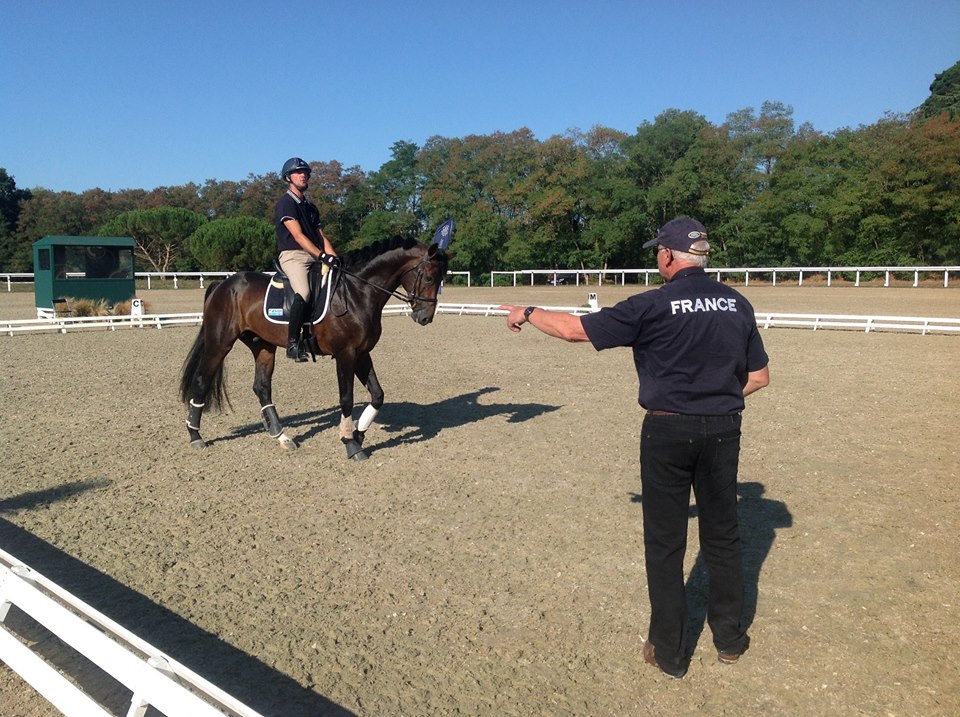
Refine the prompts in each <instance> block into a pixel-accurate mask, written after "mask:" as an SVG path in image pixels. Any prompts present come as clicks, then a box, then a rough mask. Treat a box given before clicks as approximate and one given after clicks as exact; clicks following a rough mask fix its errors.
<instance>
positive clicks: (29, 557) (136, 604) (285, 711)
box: [0, 481, 353, 717]
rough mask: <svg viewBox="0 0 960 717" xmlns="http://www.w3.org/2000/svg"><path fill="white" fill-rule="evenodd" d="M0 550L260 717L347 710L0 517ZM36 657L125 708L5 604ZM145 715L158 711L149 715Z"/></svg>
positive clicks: (126, 698) (107, 685)
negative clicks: (258, 713) (0, 548)
mask: <svg viewBox="0 0 960 717" xmlns="http://www.w3.org/2000/svg"><path fill="white" fill-rule="evenodd" d="M105 485H109V482H108V481H78V482H76V483H72V484H68V485H66V486H58V487H57V488H52V489H50V490H47V491H36V492H30V493H24V494H22V495H19V496H14V497H11V498H6V499H4V500H0V514H2V513H7V514H9V513H14V512H17V511H20V510H29V509H32V508H36V507H43V506H47V505H49V504H50V503H51V502H54V501H57V500H63V499H64V498H67V497H69V496H73V495H78V494H80V493H83V492H85V491H88V490H96V489H98V488H102V487H104V486H105ZM0 547H2V548H3V550H5V551H7V552H8V553H10V554H11V555H12V556H13V557H15V558H16V559H17V560H19V561H21V562H23V563H24V564H25V565H27V566H28V567H30V568H32V569H33V570H35V571H36V572H38V573H40V574H41V575H43V576H45V577H46V578H48V579H50V580H52V581H53V582H55V583H56V584H57V585H59V586H60V587H61V588H63V589H65V590H67V591H68V592H70V593H72V594H73V595H74V596H76V597H77V598H79V599H80V600H82V601H83V602H85V603H87V604H88V605H90V606H91V607H93V608H94V609H96V610H98V611H99V612H101V613H103V614H104V615H106V616H107V617H109V618H110V619H111V620H114V621H115V622H117V623H118V624H120V625H122V626H123V627H124V628H126V629H128V630H130V631H131V632H133V633H134V634H135V635H137V636H138V637H140V638H141V639H143V640H146V641H147V642H149V643H150V644H151V645H153V646H154V647H155V648H157V649H158V650H160V651H161V652H163V653H165V654H167V655H169V656H170V657H172V658H173V659H174V660H176V661H177V662H180V663H181V664H183V665H186V666H187V667H188V668H190V669H191V670H193V671H194V672H196V673H197V674H199V675H201V676H202V677H204V678H205V679H207V680H209V681H210V682H212V683H213V684H215V685H216V686H217V687H219V688H220V689H222V690H224V691H226V692H227V693H228V694H230V695H231V696H233V697H235V698H236V699H238V700H240V701H241V702H243V703H245V704H246V705H248V706H249V707H252V708H253V709H254V710H256V711H258V712H260V713H261V714H263V715H266V716H276V717H279V716H280V715H283V716H284V717H314V716H315V715H322V716H327V715H330V716H336V717H346V716H347V715H352V714H353V713H352V712H350V711H349V710H347V709H345V708H344V707H341V706H340V705H338V704H336V703H334V702H332V701H331V700H329V699H327V698H326V697H324V696H323V695H320V694H318V693H317V692H314V691H313V690H310V689H308V688H306V687H303V686H302V685H300V684H299V683H298V682H297V681H296V680H294V679H292V678H291V677H288V676H287V675H285V674H283V673H282V672H278V671H277V670H275V669H273V668H272V667H270V666H269V665H267V664H265V663H263V662H261V661H260V660H259V659H257V658H256V657H254V656H253V655H250V654H247V653H246V652H244V651H243V650H240V649H238V648H236V647H234V646H233V645H230V644H229V643H227V642H224V641H223V640H222V639H220V638H219V637H218V636H217V635H215V634H212V633H210V632H207V631H206V630H204V629H202V628H200V627H197V626H196V625H194V624H193V623H191V622H189V621H188V620H185V619H184V618H182V617H180V616H179V615H177V614H176V613H174V612H172V611H171V610H168V609H167V608H165V607H163V606H161V605H158V604H157V603H155V602H153V601H152V600H150V599H149V598H148V597H146V596H144V595H141V594H140V593H138V592H136V591H134V590H132V589H130V588H128V587H127V586H125V585H123V584H122V583H120V582H118V581H117V580H115V579H114V578H112V577H110V576H109V575H106V574H104V573H102V572H100V571H99V570H96V569H95V568H92V567H90V566H89V565H87V564H85V563H83V562H82V561H80V560H77V559H76V558H74V557H72V556H70V555H68V554H67V553H65V552H63V551H62V550H60V549H59V548H57V547H55V546H53V545H51V544H50V543H47V542H45V541H44V540H41V539H40V538H38V537H36V536H35V535H33V534H31V533H30V532H28V531H26V530H24V529H23V528H21V527H19V526H17V525H15V524H14V523H11V522H10V521H8V520H4V519H3V518H0ZM3 623H4V625H6V627H7V628H9V629H10V630H12V631H13V632H14V633H16V634H17V635H19V636H20V638H21V639H22V640H24V641H25V642H26V643H27V644H30V645H32V647H33V649H34V651H35V652H37V653H38V654H39V655H41V656H42V657H44V658H45V659H46V660H48V661H49V662H51V663H52V664H53V665H54V666H56V667H58V668H59V669H61V670H63V671H64V672H66V673H67V674H68V675H70V676H71V677H73V678H74V679H75V680H76V681H77V682H78V683H79V684H80V685H81V686H82V687H83V689H84V691H85V692H86V693H87V694H88V695H89V696H90V697H92V698H93V699H95V700H97V701H98V702H99V703H100V704H101V705H103V706H104V707H105V708H107V709H108V710H110V711H111V712H113V713H115V714H125V713H126V712H127V710H128V709H129V707H130V698H131V693H130V690H129V689H127V688H126V687H124V686H123V685H121V684H120V683H119V682H117V681H116V680H114V679H113V678H112V677H110V676H109V675H107V673H105V672H104V671H103V670H101V669H100V668H99V667H97V666H96V665H95V664H94V663H92V662H90V661H89V660H87V659H86V658H85V657H83V656H82V655H81V654H80V653H78V652H76V651H75V650H74V649H73V648H71V647H70V646H69V645H67V644H66V643H64V642H62V641H61V640H60V639H59V638H57V637H56V636H55V635H54V634H53V633H51V632H50V631H49V630H47V629H46V628H45V627H43V626H42V625H40V623H37V622H35V621H34V620H33V619H32V618H30V617H29V616H28V615H27V614H26V613H24V612H22V611H21V610H19V609H17V608H16V607H12V608H11V609H10V611H9V612H8V613H7V616H6V618H5V619H4V621H3ZM147 714H157V713H156V712H155V711H154V710H148V713H147Z"/></svg>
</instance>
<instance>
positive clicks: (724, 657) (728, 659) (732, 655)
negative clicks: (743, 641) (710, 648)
mask: <svg viewBox="0 0 960 717" xmlns="http://www.w3.org/2000/svg"><path fill="white" fill-rule="evenodd" d="M741 654H743V653H741V652H721V651H719V650H717V659H718V660H720V662H722V663H723V664H725V665H732V664H734V663H735V662H736V661H737V660H739V659H740V655H741Z"/></svg>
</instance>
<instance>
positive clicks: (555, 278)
mask: <svg viewBox="0 0 960 717" xmlns="http://www.w3.org/2000/svg"><path fill="white" fill-rule="evenodd" d="M706 271H707V273H708V274H713V275H715V276H716V278H717V280H721V279H722V277H723V276H729V277H737V276H741V275H742V276H743V281H744V283H745V284H746V285H747V286H749V285H750V277H751V276H753V277H754V280H755V281H756V280H757V279H758V278H759V277H763V276H769V277H770V281H771V283H772V284H773V285H774V286H776V285H777V279H778V275H779V277H780V278H781V279H782V278H783V277H784V276H792V275H796V277H797V285H798V286H802V285H803V279H804V275H806V277H807V278H809V277H810V276H811V275H814V276H815V275H825V276H826V278H827V286H832V285H833V280H834V277H835V276H837V275H843V274H848V275H853V277H854V286H860V280H861V278H862V277H863V275H864V274H883V276H884V279H883V285H884V286H890V281H891V279H892V278H894V277H895V275H897V274H907V275H912V276H913V286H914V287H917V286H919V285H920V276H921V275H922V274H923V275H926V274H933V275H936V276H937V277H939V276H940V275H941V274H942V275H943V286H944V288H947V287H949V286H950V274H951V272H952V273H954V274H957V273H960V266H796V267H786V266H783V267H755V268H754V267H751V268H744V267H741V268H712V267H711V268H708V269H707V270H706ZM498 276H504V277H511V279H512V284H513V286H517V279H518V278H522V277H526V276H529V277H530V285H531V286H533V285H534V282H535V279H536V277H538V276H545V277H547V282H548V283H551V284H558V283H564V282H565V281H566V279H567V278H568V277H573V281H574V283H575V284H576V286H580V278H581V276H582V277H583V283H584V284H585V285H589V284H590V277H594V279H593V282H594V284H598V285H599V284H600V283H602V282H604V281H612V282H614V283H618V282H617V278H618V277H619V283H620V284H621V285H622V286H626V283H627V277H628V276H636V277H637V281H638V283H639V280H640V277H641V276H642V277H643V283H644V286H649V285H650V280H651V278H653V279H657V278H659V276H660V272H659V270H657V269H604V270H598V269H523V270H517V271H492V272H490V286H495V284H496V278H497V277H498Z"/></svg>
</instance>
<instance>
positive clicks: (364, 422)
mask: <svg viewBox="0 0 960 717" xmlns="http://www.w3.org/2000/svg"><path fill="white" fill-rule="evenodd" d="M378 413H380V411H378V410H377V409H376V408H374V407H373V404H370V403H368V404H367V407H366V408H364V409H363V413H361V414H360V420H359V421H357V430H358V431H360V432H361V433H362V432H363V431H366V430H367V429H368V428H370V424H371V423H373V419H374V418H376V417H377V414H378Z"/></svg>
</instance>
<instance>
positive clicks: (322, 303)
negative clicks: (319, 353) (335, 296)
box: [263, 262, 339, 324]
mask: <svg viewBox="0 0 960 717" xmlns="http://www.w3.org/2000/svg"><path fill="white" fill-rule="evenodd" d="M274 266H275V268H276V273H275V274H274V275H273V276H272V277H271V278H270V283H269V285H268V286H267V291H266V293H265V294H264V295H263V316H264V318H266V320H267V321H270V322H272V323H274V324H286V323H289V319H290V304H291V303H292V302H293V294H294V292H293V288H292V287H291V286H290V279H289V278H288V277H287V275H286V274H284V273H283V271H282V270H281V269H280V265H279V264H278V263H276V262H275V263H274ZM321 269H323V271H321ZM307 279H308V281H309V283H310V296H311V297H312V299H311V301H310V307H309V310H308V311H307V315H306V317H305V318H306V320H307V321H308V322H309V323H311V324H318V323H320V321H321V320H322V319H323V317H324V316H326V315H327V310H328V309H329V308H330V295H331V294H332V293H333V290H332V288H331V287H333V285H334V283H335V282H336V280H337V279H339V272H338V271H337V270H336V269H331V268H330V267H327V266H322V267H321V266H320V265H316V268H315V269H314V268H311V269H310V271H309V272H308V274H307Z"/></svg>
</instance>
